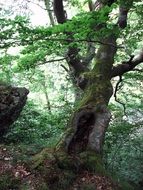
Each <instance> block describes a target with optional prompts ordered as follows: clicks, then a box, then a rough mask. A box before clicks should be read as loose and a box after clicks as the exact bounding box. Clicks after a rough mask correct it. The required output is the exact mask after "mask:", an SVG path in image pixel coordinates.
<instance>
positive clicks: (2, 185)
mask: <svg viewBox="0 0 143 190" xmlns="http://www.w3.org/2000/svg"><path fill="white" fill-rule="evenodd" d="M19 185H20V181H19V180H18V179H16V178H15V177H14V176H13V175H12V174H11V173H9V172H8V171H7V172H6V173H4V174H2V175H1V176H0V190H9V189H15V190H18V189H19Z"/></svg>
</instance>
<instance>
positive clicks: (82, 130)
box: [68, 112, 95, 154]
mask: <svg viewBox="0 0 143 190" xmlns="http://www.w3.org/2000/svg"><path fill="white" fill-rule="evenodd" d="M76 123H77V124H76V125H77V126H76V132H75V135H74V137H73V139H72V140H71V142H70V144H69V146H68V152H69V153H70V154H73V153H75V152H76V153H77V152H79V150H80V152H81V151H84V150H86V147H87V145H88V140H89V135H90V132H91V131H92V129H93V127H94V124H95V113H93V112H88V113H87V112H84V113H83V114H82V115H81V116H79V117H77V122H76Z"/></svg>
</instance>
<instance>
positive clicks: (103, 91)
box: [65, 36, 116, 154]
mask: <svg viewBox="0 0 143 190" xmlns="http://www.w3.org/2000/svg"><path fill="white" fill-rule="evenodd" d="M104 43H106V44H107V45H101V47H100V48H99V50H98V52H97V55H96V60H95V66H94V68H93V70H92V71H90V72H86V73H85V74H84V77H85V78H86V80H87V81H88V83H87V85H86V88H85V90H84V95H83V98H82V100H81V102H80V105H79V106H78V108H77V110H76V112H75V113H74V115H73V118H72V120H71V124H70V127H71V129H72V130H71V131H70V134H68V135H67V137H66V140H65V142H66V150H67V152H68V153H70V154H73V153H74V154H75V153H80V152H82V151H86V150H93V151H95V152H96V153H99V154H101V153H102V148H103V144H104V136H105V132H106V129H107V127H108V125H109V121H110V116H111V115H110V112H109V110H108V108H107V106H108V102H109V100H110V98H111V96H112V94H113V88H112V84H111V82H110V79H111V76H110V75H111V69H112V65H113V62H114V55H115V53H116V38H115V37H114V36H110V37H108V38H107V39H105V40H104ZM109 44H110V45H109ZM111 44H112V45H111Z"/></svg>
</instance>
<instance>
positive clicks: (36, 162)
mask: <svg viewBox="0 0 143 190" xmlns="http://www.w3.org/2000/svg"><path fill="white" fill-rule="evenodd" d="M44 160H55V158H54V156H53V152H52V151H51V150H50V149H47V148H45V149H43V150H42V151H41V152H40V153H38V154H36V155H35V156H34V157H33V159H32V164H31V168H32V169H35V168H37V167H39V166H40V165H42V164H43V163H44Z"/></svg>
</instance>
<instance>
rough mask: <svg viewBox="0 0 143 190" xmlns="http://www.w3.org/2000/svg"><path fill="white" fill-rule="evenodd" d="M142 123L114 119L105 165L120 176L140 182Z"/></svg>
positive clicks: (142, 153) (107, 139)
mask: <svg viewBox="0 0 143 190" xmlns="http://www.w3.org/2000/svg"><path fill="white" fill-rule="evenodd" d="M141 127H142V126H141V125H139V124H138V125H137V124H135V125H134V124H131V123H129V122H128V121H124V120H122V119H121V118H120V119H119V115H118V119H114V121H113V122H112V123H111V126H110V128H109V130H108V132H107V135H106V143H105V147H104V148H105V155H104V156H105V157H104V159H105V166H106V167H107V168H108V170H109V171H110V172H112V173H114V174H115V173H116V175H118V177H121V178H124V179H126V180H128V181H132V182H134V183H138V182H139V180H140V179H142V177H143V175H142V168H141V166H142V163H143V162H142V159H143V152H142V149H143V147H142V142H143V136H142V135H141V134H140V130H141Z"/></svg>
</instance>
